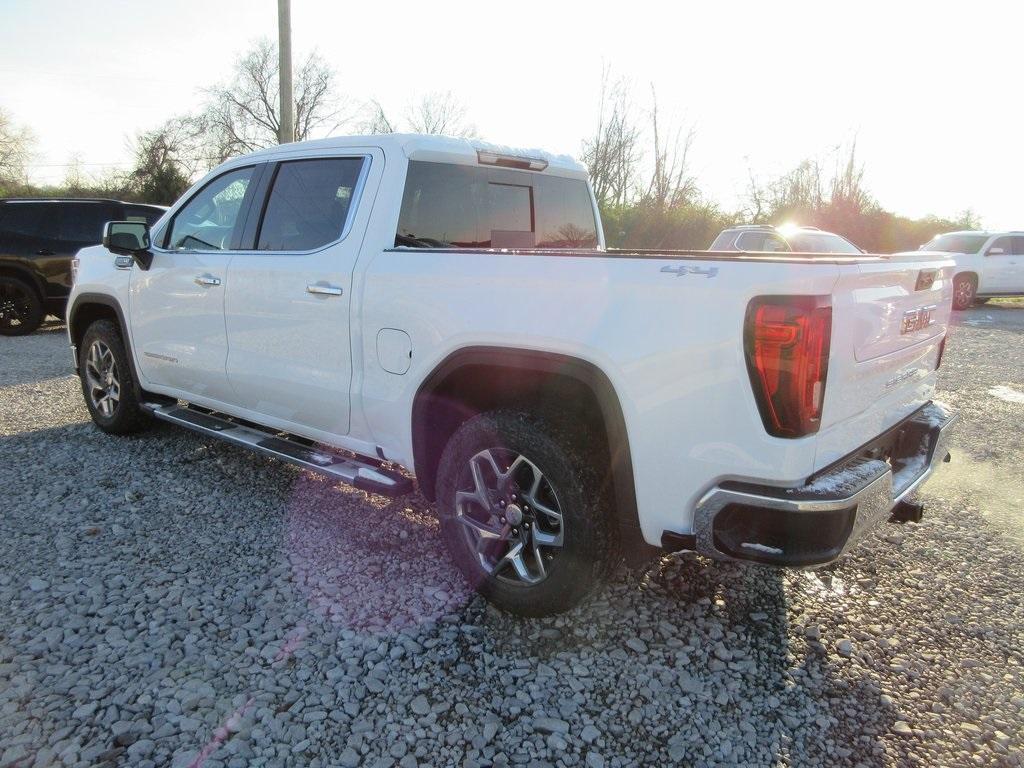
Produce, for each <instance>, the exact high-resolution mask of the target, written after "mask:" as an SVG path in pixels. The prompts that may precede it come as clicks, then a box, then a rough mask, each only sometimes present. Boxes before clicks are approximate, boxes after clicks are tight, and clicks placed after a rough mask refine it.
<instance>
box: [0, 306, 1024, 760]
mask: <svg viewBox="0 0 1024 768" xmlns="http://www.w3.org/2000/svg"><path fill="white" fill-rule="evenodd" d="M959 321H960V324H959V327H958V328H957V329H956V331H955V333H954V334H953V336H952V338H951V341H950V343H949V345H948V349H947V353H946V361H945V363H944V365H943V373H942V390H943V391H942V393H941V397H942V398H943V399H945V400H946V401H948V402H950V403H951V404H953V405H954V406H956V407H957V408H959V409H960V410H961V411H962V413H963V415H964V417H965V418H964V422H965V423H964V426H963V429H962V431H961V432H960V437H959V441H958V445H957V446H955V454H954V461H955V463H954V464H952V465H949V466H948V467H947V468H946V470H947V471H946V473H945V475H944V476H942V477H941V478H939V479H937V480H936V481H935V482H934V483H933V484H931V485H929V486H928V487H927V490H926V493H925V498H926V501H927V503H928V513H927V515H926V518H925V521H924V522H923V523H922V524H920V525H907V526H902V527H898V526H887V527H886V528H885V529H884V530H883V531H882V532H881V533H880V535H878V536H876V537H874V538H873V539H872V540H871V541H869V542H868V543H867V544H865V545H864V546H862V547H861V548H860V549H858V550H857V551H856V553H855V554H854V555H852V556H851V557H849V558H847V559H845V560H843V561H842V562H840V563H839V564H837V565H835V566H833V567H830V568H828V569H825V570H822V571H817V572H778V571H774V570H770V569H766V568H761V567H756V566H742V567H741V566H729V565H721V564H714V563H711V562H709V561H707V560H704V559H702V558H699V557H689V556H687V557H676V558H665V559H664V560H662V561H661V562H659V563H656V564H654V565H652V566H651V567H650V568H649V569H647V570H646V571H644V572H633V573H626V572H623V573H622V574H621V575H620V577H619V579H618V580H617V582H616V583H615V584H614V585H613V586H612V587H611V588H610V589H609V590H607V592H606V593H604V594H603V595H602V596H601V598H600V599H598V600H596V601H594V602H591V603H589V604H587V605H586V606H584V607H583V608H581V609H578V610H576V611H574V612H572V613H571V614H568V615H566V616H562V617H558V618H554V619H549V620H538V621H524V620H517V619H513V618H510V617H507V616H504V615H501V614H499V613H497V612H495V611H493V610H492V609H490V608H488V607H486V605H485V604H484V603H483V602H482V601H481V600H479V599H477V598H475V597H473V596H472V595H470V594H469V593H468V592H467V590H466V588H465V586H464V585H463V584H462V582H461V580H460V578H459V577H458V574H457V573H456V572H455V571H454V569H453V568H452V566H451V565H450V564H449V563H448V560H447V557H446V556H445V554H444V552H443V551H442V547H441V543H440V539H439V535H438V527H437V522H436V520H435V518H434V517H433V515H432V512H431V510H430V509H429V507H428V506H427V505H426V504H425V503H424V501H423V500H422V499H420V498H419V497H418V496H413V497H409V498H407V499H404V500H399V501H395V502H388V501H386V500H384V499H380V498H377V497H368V496H367V495H366V494H364V493H362V492H358V491H354V490H349V489H346V488H343V487H332V486H329V485H328V484H327V483H326V482H324V481H322V480H320V479H317V478H315V477H313V476H310V475H306V474H303V473H301V472H299V471H297V470H295V469H294V468H292V467H289V466H285V465H283V464H280V463H276V462H274V461H272V460H268V459H262V458H259V457H256V456H253V455H250V454H248V453H245V452H243V451H241V450H239V449H234V448H230V447H226V446H221V445H218V444H215V443H210V442H207V441H205V440H203V439H202V438H200V437H198V436H194V435H191V434H188V433H185V432H183V431H178V430H175V429H173V428H170V427H162V428H161V427H158V428H157V429H155V430H154V431H152V432H150V433H147V434H146V435H143V436H139V437H136V438H130V439H124V438H121V439H118V438H111V437H107V436H105V435H103V434H102V433H100V432H99V431H97V430H95V429H94V428H93V427H92V426H91V425H90V424H89V423H88V417H87V414H86V411H85V408H84V407H83V405H82V403H81V396H80V393H79V390H78V384H77V379H75V378H73V377H71V376H69V375H68V359H67V357H68V356H67V348H66V345H65V340H64V337H63V334H62V332H61V329H60V328H59V327H50V328H48V329H46V330H44V331H42V332H40V333H37V334H35V335H34V336H31V337H28V338H22V339H6V338H0V361H2V365H0V449H2V456H3V461H2V464H0V494H2V496H0V498H2V499H3V502H2V508H0V509H2V513H0V514H2V518H0V537H2V538H0V540H2V542H3V544H2V548H0V616H2V619H3V621H2V622H0V768H3V767H7V766H52V765H61V766H101V765H106V766H110V765H132V766H141V767H145V766H164V765H173V766H181V767H184V766H199V765H205V766H209V767H210V768H212V767H213V766H224V765H227V766H231V767H232V768H234V767H235V766H284V765H289V766H290V765H309V766H339V765H340V766H356V765H380V766H387V765H398V766H402V768H407V767H408V766H416V765H420V766H426V765H431V766H446V765H460V766H472V765H480V766H485V765H496V766H502V765H531V766H545V765H566V766H572V765H581V766H582V765H585V766H588V768H599V767H600V766H606V765H607V766H626V765H637V764H647V765H669V764H685V765H697V766H710V765H734V764H746V765H800V766H804V765H828V766H842V765H851V766H852V765H863V766H876V765H927V766H934V765H947V766H948V765H1016V766H1020V765H1024V757H1022V755H1024V753H1022V751H1021V750H1022V748H1024V649H1022V641H1024V606H1022V597H1021V596H1022V595H1024V566H1022V564H1021V556H1022V554H1024V538H1022V535H1021V531H1022V522H1024V513H1022V507H1024V503H1022V499H1024V492H1022V488H1021V481H1020V476H1021V475H1020V466H1021V462H1022V458H1024V450H1022V447H1021V441H1020V422H1021V419H1022V418H1024V402H1016V401H1015V400H1017V399H1018V398H1017V397H1016V395H1015V394H1014V393H1017V394H1018V395H1019V394H1020V393H1022V392H1024V354H1022V353H1021V344H1022V342H1024V303H1017V304H1014V303H1001V304H990V305H988V306H984V307H980V308H978V309H975V310H972V311H970V312H967V313H963V314H962V315H960V316H959ZM1019 399H1024V397H1022V398H1019Z"/></svg>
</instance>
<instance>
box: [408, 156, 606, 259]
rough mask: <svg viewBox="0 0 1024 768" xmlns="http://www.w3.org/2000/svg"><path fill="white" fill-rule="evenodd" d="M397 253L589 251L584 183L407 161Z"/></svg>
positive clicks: (592, 235) (592, 233) (592, 231)
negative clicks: (404, 249) (399, 250)
mask: <svg viewBox="0 0 1024 768" xmlns="http://www.w3.org/2000/svg"><path fill="white" fill-rule="evenodd" d="M395 245H396V246H405V247H413V248H534V247H536V248H594V247H596V246H597V223H596V220H595V218H594V208H593V204H592V202H591V197H590V190H589V189H588V188H587V184H586V182H585V181H583V180H582V179H567V178H563V177H558V176H544V175H543V174H540V173H528V172H525V171H513V170H507V169H485V168H476V167H473V166H465V165H455V164H450V163H432V162H424V161H412V162H410V163H409V171H408V175H407V177H406V182H405V194H404V195H403V198H402V210H401V213H400V215H399V220H398V232H397V233H396V237H395Z"/></svg>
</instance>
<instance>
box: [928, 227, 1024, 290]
mask: <svg viewBox="0 0 1024 768" xmlns="http://www.w3.org/2000/svg"><path fill="white" fill-rule="evenodd" d="M921 250H922V251H935V252H941V253H948V254H949V255H950V256H951V257H952V258H953V260H954V261H955V262H956V270H955V271H954V274H953V309H967V308H968V307H969V306H971V304H973V303H974V302H975V300H976V299H991V298H995V297H997V296H1024V232H974V231H967V232H949V233H947V234H945V235H936V236H935V237H933V238H932V239H931V240H929V241H928V242H927V243H925V244H924V245H922V246H921Z"/></svg>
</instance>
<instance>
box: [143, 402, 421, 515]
mask: <svg viewBox="0 0 1024 768" xmlns="http://www.w3.org/2000/svg"><path fill="white" fill-rule="evenodd" d="M145 407H146V408H147V409H148V410H149V411H150V412H151V413H152V414H153V415H154V416H155V417H156V418H158V419H161V420H163V421H168V422H170V423H171V424H177V425H178V426H181V427H185V428H186V429H191V430H192V431H194V432H199V433H200V434H203V435H207V436H209V437H215V438H217V439H218V440H223V441H224V442H226V443H231V444H233V445H239V446H241V447H243V448H248V449H249V450H251V451H256V452H257V453H262V454H264V455H266V456H272V457H274V458H275V459H281V460H282V461H287V462H289V463H291V464H295V465H297V466H300V467H302V468H303V469H308V470H310V471H311V472H316V473H318V474H321V475H325V476H326V477H330V478H333V479H335V480H340V481H341V482H344V483H348V484H349V485H352V486H355V487H356V488H358V489H359V490H361V491H369V492H370V493H379V494H380V495H381V496H389V497H392V498H394V497H396V496H403V495H405V494H407V493H411V492H412V490H413V483H412V480H410V479H409V478H407V477H404V476H403V475H400V474H398V473H397V472H392V471H390V470H387V469H384V468H382V467H381V466H380V464H379V462H377V461H376V460H375V459H361V458H357V457H356V456H354V455H346V454H344V453H341V452H337V451H334V450H331V449H328V448H321V447H317V446H313V445H307V444H304V443H303V442H300V439H301V438H295V437H292V436H290V435H287V434H286V433H284V432H274V431H271V430H269V429H262V428H260V427H257V426H256V425H253V424H250V423H248V422H239V421H235V420H233V419H232V418H231V417H230V416H224V415H223V414H214V413H208V412H207V411H203V410H199V409H196V408H191V407H189V406H187V405H178V404H173V405H162V404H160V403H146V404H145Z"/></svg>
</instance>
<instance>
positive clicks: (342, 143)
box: [235, 133, 587, 178]
mask: <svg viewBox="0 0 1024 768" xmlns="http://www.w3.org/2000/svg"><path fill="white" fill-rule="evenodd" d="M358 147H379V148H380V149H382V150H384V153H385V154H391V155H394V154H397V153H401V154H403V155H405V157H407V158H408V159H409V160H426V161H431V162H440V163H455V164H459V165H478V164H479V163H480V160H479V157H480V156H479V153H480V152H486V153H491V154H496V155H502V156H511V157H516V158H526V159H531V160H533V159H536V160H543V161H545V162H546V163H547V168H546V169H545V170H544V172H545V173H551V174H552V175H558V176H577V177H581V178H585V177H586V174H587V169H586V168H585V167H584V166H583V165H582V164H581V163H579V162H577V161H576V160H575V159H574V158H572V157H570V156H569V155H557V154H553V153H551V152H546V151H544V150H542V149H535V148H521V147H509V146H505V145H501V144H492V143H490V142H486V141H481V140H480V139H461V138H456V137H453V136H436V135H427V134H418V133H387V134H370V135H363V136H331V137H329V138H326V139H312V140H310V141H297V142H295V143H293V144H282V145H279V146H275V147H268V148H267V149H261V150H258V151H256V152H252V153H250V154H248V155H245V157H246V158H258V159H260V160H277V159H284V158H287V157H296V156H301V155H303V154H307V153H308V154H318V153H320V152H323V151H324V150H345V149H350V148H358ZM238 159H240V158H235V160H238ZM552 172H553V173H552Z"/></svg>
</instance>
